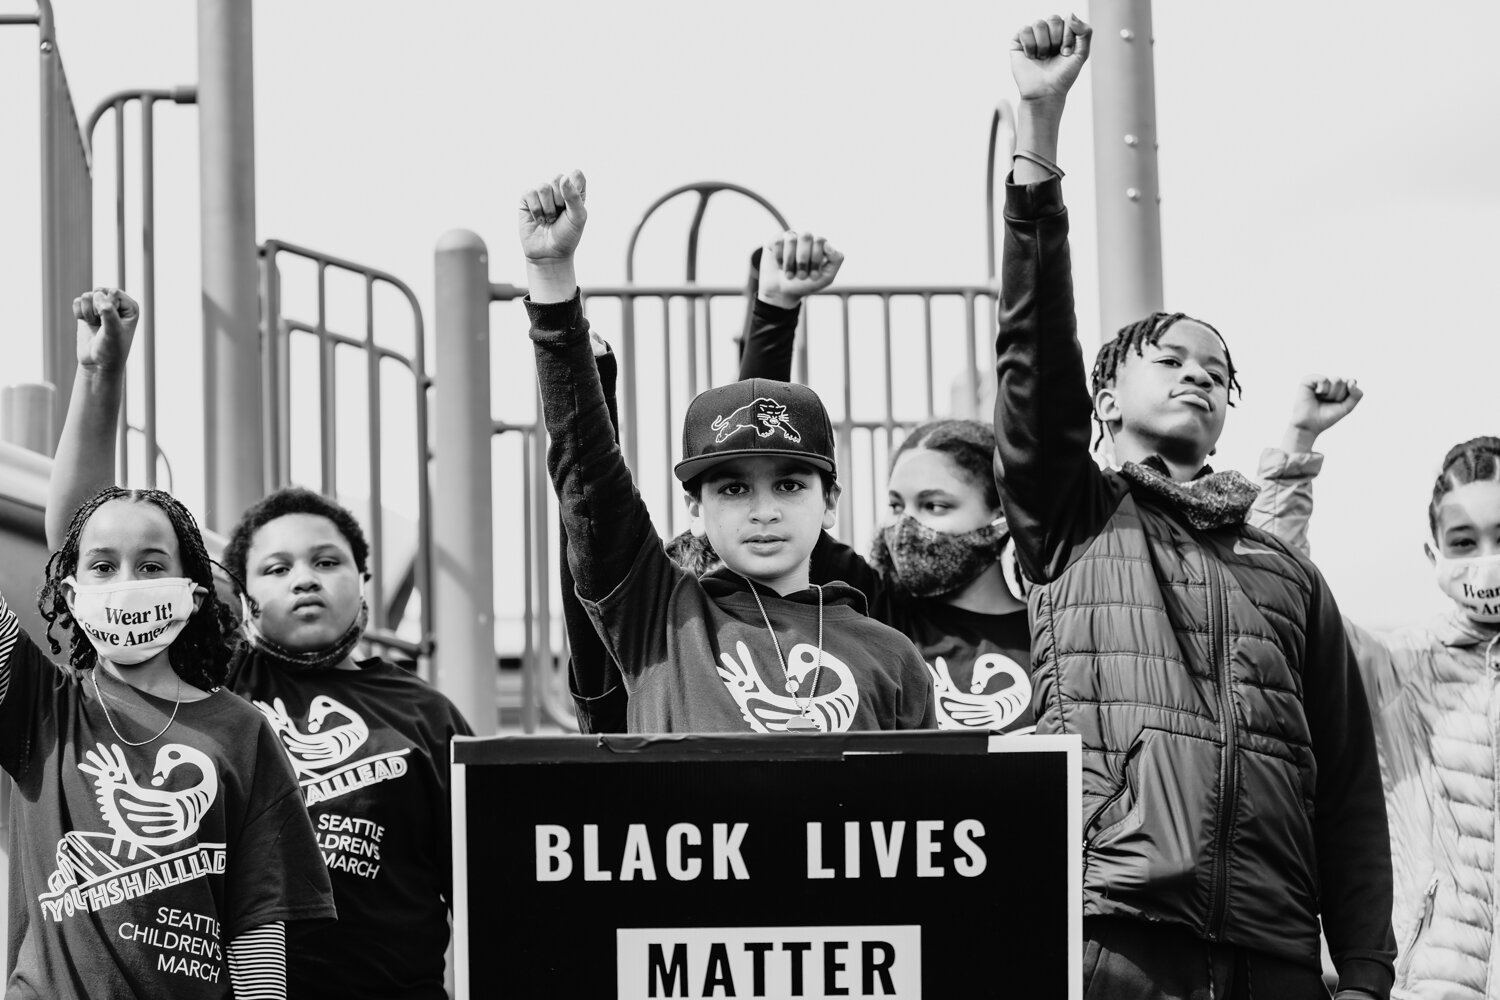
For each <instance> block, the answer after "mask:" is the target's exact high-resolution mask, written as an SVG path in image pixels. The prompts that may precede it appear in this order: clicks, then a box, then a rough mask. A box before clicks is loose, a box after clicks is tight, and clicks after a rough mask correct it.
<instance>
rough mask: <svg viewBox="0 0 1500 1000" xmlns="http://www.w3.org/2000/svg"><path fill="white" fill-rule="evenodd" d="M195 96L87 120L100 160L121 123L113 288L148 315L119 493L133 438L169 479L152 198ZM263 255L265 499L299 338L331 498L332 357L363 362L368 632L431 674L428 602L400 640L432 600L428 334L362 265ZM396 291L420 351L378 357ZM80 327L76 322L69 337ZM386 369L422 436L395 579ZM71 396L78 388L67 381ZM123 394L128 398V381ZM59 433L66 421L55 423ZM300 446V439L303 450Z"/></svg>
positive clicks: (281, 438) (275, 246)
mask: <svg viewBox="0 0 1500 1000" xmlns="http://www.w3.org/2000/svg"><path fill="white" fill-rule="evenodd" d="M196 101H197V91H196V88H193V87H186V86H184V87H176V88H173V89H170V90H163V89H138V90H125V91H120V92H118V93H115V94H111V95H110V96H108V97H106V98H105V99H104V100H103V101H101V102H100V103H99V104H98V106H97V107H96V108H95V109H94V112H93V114H92V115H90V117H89V120H88V127H87V132H86V135H87V137H88V146H87V148H88V149H90V150H92V149H93V148H94V141H93V140H94V135H95V131H96V129H97V127H98V125H99V123H100V122H101V120H103V119H104V117H105V116H106V115H107V114H108V113H110V112H113V116H114V117H113V121H114V137H113V138H114V142H113V150H114V159H115V176H114V188H115V191H114V194H115V234H114V235H115V267H116V280H117V282H118V284H119V285H120V287H123V288H131V289H133V290H134V291H135V293H136V295H137V298H138V301H139V302H140V306H141V318H140V323H139V326H138V328H137V333H138V336H139V338H140V348H139V353H140V355H141V360H142V365H141V376H140V386H139V388H140V391H141V393H142V395H141V407H140V412H141V423H140V426H133V425H131V424H130V423H129V422H128V420H127V419H126V403H125V400H124V399H123V398H122V401H121V420H120V439H119V444H118V457H117V462H118V467H119V476H120V480H121V481H122V482H126V481H129V480H130V479H131V463H130V452H129V449H128V447H127V435H128V434H131V433H137V434H140V435H141V436H142V438H143V439H144V452H143V454H144V462H143V468H142V470H141V476H140V478H141V479H142V480H143V481H144V483H145V485H147V486H156V485H157V479H158V468H159V467H161V468H164V469H165V471H166V473H167V475H168V477H170V476H171V463H170V462H169V461H168V460H167V456H166V454H165V453H164V452H163V450H162V448H161V444H160V441H159V440H158V435H157V428H158V425H159V413H158V404H157V365H156V354H157V335H156V315H157V307H156V303H157V298H156V236H155V233H156V197H155V172H156V171H155V105H156V104H158V103H162V102H172V103H174V104H194V103H196ZM132 103H136V104H138V105H139V108H140V117H139V122H140V126H139V127H140V163H139V168H138V169H139V174H140V220H139V230H140V272H139V278H138V280H137V281H134V282H131V281H128V280H127V274H128V270H129V263H130V256H129V250H128V247H129V243H130V229H129V227H128V225H127V218H126V191H127V181H128V171H127V164H126V155H125V150H126V117H125V111H126V108H127V107H128V106H129V105H130V104H132ZM260 255H261V338H262V362H263V368H262V373H263V379H262V385H263V393H264V406H263V408H262V419H263V420H264V431H265V434H264V440H265V448H264V451H263V462H264V477H265V482H266V483H267V485H268V488H271V489H275V488H279V487H282V486H287V485H290V484H291V482H292V475H291V458H290V456H291V442H292V434H291V428H290V413H291V407H292V398H291V388H290V386H291V375H290V370H289V365H288V357H289V354H290V352H289V344H290V342H291V340H292V338H293V337H300V336H307V337H310V338H312V339H314V340H315V342H316V344H317V352H316V356H317V365H316V378H317V384H318V397H319V406H318V418H319V419H318V432H317V435H316V440H317V444H318V448H319V468H320V476H319V483H318V485H319V488H320V489H321V491H322V492H323V493H325V494H326V495H328V496H330V497H336V496H337V495H338V482H337V478H338V477H337V473H336V468H337V455H338V442H339V438H340V434H339V419H338V418H339V412H338V407H337V405H336V389H335V385H336V381H335V369H336V364H335V360H336V355H337V352H339V351H341V350H346V349H352V350H356V351H360V352H363V354H364V359H363V361H364V366H365V389H366V395H367V404H366V413H365V417H366V420H365V421H362V423H365V424H367V426H368V434H369V439H368V441H369V448H368V455H369V458H368V463H367V466H366V468H367V469H368V486H369V493H368V495H369V499H370V506H369V513H368V515H367V518H366V522H365V528H366V529H367V530H368V531H369V535H370V539H371V542H372V544H371V554H370V571H371V582H370V587H369V595H368V596H369V605H370V608H371V623H370V627H369V629H368V630H367V632H366V636H367V638H368V639H369V640H370V641H371V643H372V644H373V645H374V646H376V647H377V648H379V649H383V650H388V651H394V652H398V653H401V654H404V655H406V656H409V657H411V658H412V659H414V660H417V661H418V662H419V663H420V664H421V665H422V667H423V668H424V670H426V672H429V673H430V670H428V669H427V668H430V660H429V654H430V653H431V647H432V620H433V610H432V602H431V601H430V600H426V599H424V600H422V601H421V618H420V621H421V624H420V631H421V635H420V636H419V637H418V638H417V639H406V638H402V637H400V636H398V635H397V633H396V629H397V627H398V626H399V625H400V622H401V620H402V618H403V617H404V614H405V610H406V608H407V606H408V604H409V602H410V600H411V599H412V597H413V594H414V593H416V592H420V593H422V594H423V595H424V597H425V595H426V594H427V589H428V582H429V581H430V579H431V546H430V516H429V509H428V498H429V489H428V466H429V460H430V455H429V452H428V441H427V416H428V412H427V402H426V392H427V388H428V386H429V380H428V378H427V374H426V358H425V331H424V329H423V319H422V312H421V307H420V305H419V304H418V302H417V299H416V296H415V294H414V293H413V292H412V290H411V288H410V287H409V286H408V285H407V284H406V283H405V282H403V281H401V280H399V279H398V278H396V277H395V276H393V275H390V274H388V273H386V272H384V271H381V270H379V269H376V268H372V267H367V266H365V265H363V264H358V263H354V262H352V261H348V260H345V259H343V258H340V257H336V256H333V255H331V254H326V253H322V252H319V251H314V250H309V249H307V248H304V247H299V246H295V245H293V244H290V243H286V242H283V241H278V240H270V241H267V242H266V243H265V244H263V245H262V246H261V247H260ZM283 256H289V257H294V258H297V259H300V260H305V261H308V262H310V263H311V265H312V266H313V267H314V268H315V269H316V296H317V312H316V315H315V317H314V318H313V319H311V320H307V321H304V320H300V319H296V318H292V317H288V316H286V315H284V313H283V309H282V294H281V289H282V275H281V267H280V258H282V257H283ZM330 270H334V271H339V272H344V273H348V274H352V275H354V276H355V277H356V278H357V279H358V280H360V281H361V282H362V283H363V285H364V308H365V324H364V330H363V333H362V334H361V335H358V336H351V335H347V334H344V333H340V332H337V331H335V330H332V329H330V327H329V323H328V316H327V308H326V306H327V295H326V278H327V275H328V272H329V271H330ZM89 284H90V283H89V282H87V281H85V282H83V283H82V284H80V285H78V286H76V287H74V288H73V289H72V290H70V291H68V294H67V296H66V297H65V298H64V300H63V303H64V305H66V304H67V302H68V301H69V300H71V298H72V296H73V295H74V294H76V292H77V291H78V290H79V289H80V288H86V287H89ZM382 284H383V285H387V286H389V287H390V288H392V289H394V290H395V291H396V292H397V293H398V294H399V295H400V296H401V298H402V299H403V301H404V302H405V304H406V305H407V306H408V307H409V308H410V310H411V317H412V324H413V331H414V340H413V348H412V351H411V353H410V354H403V353H401V352H399V351H396V350H394V349H391V348H389V347H386V346H382V345H380V344H378V343H376V341H375V315H376V310H375V306H374V299H375V289H376V287H377V286H378V285H382ZM72 324H73V319H72V316H71V313H70V314H69V316H68V329H69V330H71V328H72ZM61 343H62V344H63V346H64V347H66V348H67V350H68V365H69V369H68V370H69V375H71V366H72V364H73V363H74V362H73V358H72V353H71V352H72V343H71V338H69V337H62V338H61ZM386 361H390V362H393V363H395V364H397V365H399V366H400V367H401V368H402V369H404V370H405V371H406V372H407V373H409V375H410V377H411V380H412V390H411V394H410V399H411V405H410V408H409V409H410V412H409V414H408V415H406V416H405V417H404V418H400V419H408V420H409V421H410V423H411V425H412V426H413V427H415V435H416V438H417V447H416V449H415V454H414V455H413V457H412V466H413V469H412V475H413V478H414V482H415V483H416V492H417V518H416V525H415V528H416V548H415V551H414V552H413V553H412V554H411V556H410V559H409V560H407V561H406V562H405V563H404V564H403V565H401V566H400V567H399V570H400V571H399V572H398V573H394V574H393V573H390V572H389V568H390V561H391V558H392V557H391V555H390V549H391V545H390V544H388V543H389V538H388V533H387V531H386V524H385V518H386V511H385V506H384V488H383V481H382V480H383V473H384V467H383V457H384V456H383V454H382V448H381V442H382V434H381V428H382V425H383V422H388V421H390V420H392V419H398V418H396V417H393V416H392V415H391V414H388V413H387V412H386V410H387V407H386V405H385V394H384V391H383V388H382V384H381V370H382V363H383V362H386ZM64 384H67V385H71V380H70V379H69V381H67V382H66V383H64ZM126 391H127V392H128V391H129V381H128V380H127V387H126ZM59 421H60V418H59ZM302 439H303V438H301V437H299V440H302Z"/></svg>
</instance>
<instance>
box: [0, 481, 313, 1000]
mask: <svg viewBox="0 0 1500 1000" xmlns="http://www.w3.org/2000/svg"><path fill="white" fill-rule="evenodd" d="M38 604H39V607H40V610H41V613H42V617H43V619H44V620H46V622H47V623H48V631H47V638H48V642H49V644H50V646H51V649H52V652H53V653H54V654H56V653H59V652H61V650H62V646H61V644H60V643H59V642H58V640H57V638H55V637H54V636H53V635H52V631H53V627H54V626H56V627H59V628H61V629H62V630H63V631H64V632H65V638H66V641H67V643H68V645H69V646H70V650H69V662H68V665H67V666H66V667H64V668H62V669H58V668H56V667H55V666H53V664H51V663H50V662H48V660H47V659H46V657H45V656H44V655H43V654H42V652H41V651H40V650H39V649H38V648H37V647H36V646H35V644H33V643H32V641H31V639H30V638H29V637H28V636H27V635H26V634H25V633H24V632H22V631H21V630H20V626H19V623H18V621H17V619H16V616H15V614H14V613H13V612H12V611H11V610H10V609H9V607H8V606H7V605H6V603H5V599H4V597H3V595H0V766H3V767H4V769H5V770H6V772H7V773H8V774H10V776H11V777H12V778H13V779H15V782H16V788H17V795H16V796H15V798H14V800H13V806H12V809H13V812H12V818H13V822H14V824H15V830H14V835H13V837H12V841H11V852H12V853H11V862H12V872H13V879H14V880H13V881H12V883H11V894H10V928H11V944H12V947H11V951H10V955H9V966H10V970H11V978H10V987H9V989H10V991H12V992H19V993H20V994H24V995H27V996H49V997H63V998H79V1000H84V998H89V997H100V996H131V997H147V996H173V997H201V998H205V1000H207V998H215V1000H218V998H227V997H229V996H230V995H231V990H232V991H233V995H234V996H236V997H257V998H261V997H282V998H284V997H285V996H286V967H285V960H286V951H285V949H286V945H285V929H286V927H287V926H288V925H289V923H290V922H294V921H303V920H307V919H317V918H331V917H332V916H333V915H334V909H333V901H332V894H331V890H330V888H329V884H328V877H327V873H326V871H325V870H324V868H323V864H322V860H321V858H320V857H319V855H318V848H317V842H316V840H315V838H314V833H313V829H312V824H311V823H310V822H308V819H307V814H306V813H305V811H303V810H302V808H301V803H300V801H299V799H298V796H297V794H296V793H297V784H296V779H295V778H294V777H293V775H292V771H291V768H290V767H289V766H288V765H287V762H286V758H285V756H284V755H283V754H282V752H281V749H280V746H279V743H278V741H277V739H276V735H275V734H274V733H273V732H272V731H271V727H270V726H269V725H268V724H267V723H266V720H265V719H264V718H263V717H262V716H261V715H260V713H259V712H256V711H255V710H254V709H253V708H251V707H250V706H249V705H246V704H245V703H244V702H243V701H242V700H241V699H239V698H236V697H235V696H234V695H232V694H230V693H228V692H227V691H226V690H224V688H223V687H222V686H221V685H222V683H223V680H224V677H225V674H226V672H227V669H228V665H229V659H230V650H229V645H228V642H227V637H228V635H229V633H230V630H231V629H232V627H233V620H232V618H231V617H230V615H229V613H228V611H227V610H226V609H225V608H224V606H223V605H222V604H221V603H220V602H219V599H218V597H217V596H216V595H215V593H214V589H213V576H212V569H211V561H210V559H209V557H208V553H207V552H206V551H205V550H204V547H203V539H202V536H201V535H200V533H199V531H198V527H197V524H196V523H194V521H193V518H192V515H191V514H189V513H188V512H187V510H186V509H185V508H184V507H183V506H182V505H181V504H180V503H178V502H177V501H176V500H175V499H173V498H172V497H171V496H170V495H168V494H166V493H162V492H160V491H158V490H123V489H119V488H117V487H110V488H107V489H104V490H101V491H99V492H98V493H96V494H95V495H94V496H92V497H91V498H89V499H88V500H87V501H85V502H84V504H83V505H82V506H81V507H79V509H78V510H77V512H76V513H75V514H74V515H73V517H72V518H71V520H70V522H69V524H68V526H67V529H66V531H65V532H64V534H63V539H62V544H61V545H60V546H59V548H58V550H57V551H56V552H55V553H54V554H53V555H52V557H51V558H50V559H49V560H48V562H47V570H46V582H45V584H44V585H43V587H42V591H41V595H40V598H39V600H38Z"/></svg>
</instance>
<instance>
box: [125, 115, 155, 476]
mask: <svg viewBox="0 0 1500 1000" xmlns="http://www.w3.org/2000/svg"><path fill="white" fill-rule="evenodd" d="M155 103H156V102H155V100H154V99H153V98H152V97H151V95H149V94H147V95H145V96H143V97H142V98H141V347H142V348H143V351H142V361H143V362H144V365H145V372H144V373H143V375H144V377H143V378H142V380H141V381H142V383H143V385H144V388H145V396H146V417H145V421H144V427H145V432H146V448H145V452H146V458H145V466H146V485H147V486H148V487H151V488H153V489H154V488H155V487H156V454H157V445H156V129H155V125H154V119H153V113H154V110H155ZM120 121H122V119H121V117H120V116H119V115H116V116H115V122H116V124H117V125H118V123H119V122H120ZM121 163H122V166H123V163H124V161H123V160H122V161H121ZM121 172H122V173H123V170H122V171H121ZM120 418H121V419H120V425H121V426H125V419H124V418H125V414H124V413H121V414H120ZM120 468H121V470H122V471H121V473H120V477H121V479H122V480H123V479H124V476H125V473H124V471H123V470H124V468H125V467H124V465H123V464H122V465H121V466H120Z"/></svg>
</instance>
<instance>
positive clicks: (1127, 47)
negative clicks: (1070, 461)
mask: <svg viewBox="0 0 1500 1000" xmlns="http://www.w3.org/2000/svg"><path fill="white" fill-rule="evenodd" d="M1089 13H1090V15H1091V16H1092V17H1093V20H1094V44H1093V50H1092V53H1091V55H1090V61H1091V62H1092V64H1093V68H1094V69H1093V72H1094V186H1095V191H1096V195H1097V197H1098V216H1099V322H1100V333H1101V335H1102V336H1103V337H1104V338H1105V339H1108V338H1109V337H1112V336H1113V335H1114V333H1115V331H1116V330H1118V329H1120V328H1121V327H1122V326H1124V325H1126V324H1127V323H1132V322H1134V321H1135V320H1138V319H1140V318H1142V317H1143V316H1146V315H1148V314H1150V313H1152V312H1155V311H1157V310H1159V309H1160V308H1161V307H1162V267H1161V208H1160V204H1159V203H1160V201H1161V194H1160V190H1161V189H1160V186H1159V183H1158V179H1157V170H1156V76H1155V71H1154V69H1153V63H1152V52H1151V47H1152V45H1153V43H1154V39H1153V38H1152V35H1151V0H1099V2H1096V3H1092V4H1090V5H1089Z"/></svg>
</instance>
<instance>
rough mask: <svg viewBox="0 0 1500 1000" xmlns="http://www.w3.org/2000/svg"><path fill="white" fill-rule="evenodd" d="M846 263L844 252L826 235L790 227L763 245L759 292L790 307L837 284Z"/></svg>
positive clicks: (763, 298)
mask: <svg viewBox="0 0 1500 1000" xmlns="http://www.w3.org/2000/svg"><path fill="white" fill-rule="evenodd" d="M843 265H844V255H843V254H842V253H840V252H839V251H837V250H835V249H834V248H833V247H832V246H830V245H829V244H828V241H827V240H826V239H824V238H823V237H821V236H814V235H813V234H812V233H797V232H794V231H792V230H787V232H785V233H783V234H782V235H781V236H778V237H777V238H776V239H774V240H772V241H771V242H769V243H767V244H766V245H765V246H764V247H762V248H761V252H760V286H759V288H758V289H757V291H756V294H757V295H758V296H759V298H760V299H761V300H762V301H765V302H769V303H771V305H773V306H781V307H782V308H783V309H790V308H792V307H794V306H796V305H797V303H799V302H801V301H802V300H803V299H804V298H806V297H807V296H809V295H811V294H812V293H813V292H818V291H822V290H823V289H825V288H827V287H828V286H829V285H831V284H833V279H834V278H835V277H837V276H838V273H839V268H840V267H842V266H843Z"/></svg>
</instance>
